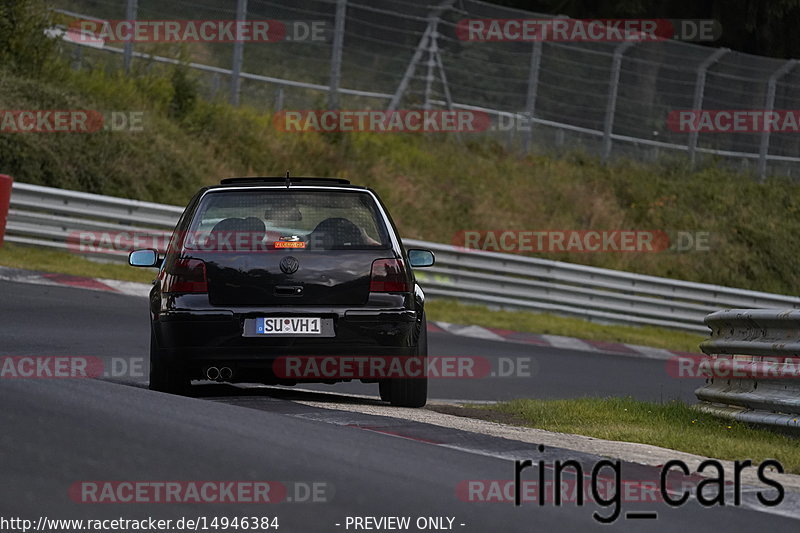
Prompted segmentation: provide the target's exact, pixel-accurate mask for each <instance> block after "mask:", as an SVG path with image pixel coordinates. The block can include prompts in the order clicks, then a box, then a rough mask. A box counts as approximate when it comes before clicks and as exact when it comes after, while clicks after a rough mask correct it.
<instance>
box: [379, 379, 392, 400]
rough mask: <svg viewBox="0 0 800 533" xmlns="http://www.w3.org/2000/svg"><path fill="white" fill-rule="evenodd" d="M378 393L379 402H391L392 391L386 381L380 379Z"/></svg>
mask: <svg viewBox="0 0 800 533" xmlns="http://www.w3.org/2000/svg"><path fill="white" fill-rule="evenodd" d="M378 392H379V393H380V395H381V400H383V401H384V402H390V401H391V400H392V396H391V394H392V390H391V385H390V384H389V380H388V379H382V380H380V381H379V382H378Z"/></svg>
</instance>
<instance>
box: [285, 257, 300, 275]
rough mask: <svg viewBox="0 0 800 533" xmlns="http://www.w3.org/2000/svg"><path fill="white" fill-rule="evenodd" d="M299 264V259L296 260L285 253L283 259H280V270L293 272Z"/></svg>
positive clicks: (288, 272) (286, 272)
mask: <svg viewBox="0 0 800 533" xmlns="http://www.w3.org/2000/svg"><path fill="white" fill-rule="evenodd" d="M299 266H300V261H298V260H297V258H296V257H293V256H291V255H287V256H286V257H284V258H283V259H281V270H282V271H283V273H284V274H294V273H295V272H297V268H298V267H299Z"/></svg>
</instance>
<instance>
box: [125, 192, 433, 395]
mask: <svg viewBox="0 0 800 533" xmlns="http://www.w3.org/2000/svg"><path fill="white" fill-rule="evenodd" d="M433 262H434V256H433V253H432V252H431V251H429V250H405V248H404V247H403V243H402V241H401V240H400V237H399V236H398V233H397V230H396V228H395V226H394V223H393V222H392V220H391V218H390V217H389V213H388V212H387V210H386V207H385V206H384V205H383V204H382V203H381V201H380V200H379V199H378V196H377V195H376V194H375V192H374V191H372V190H370V189H368V188H365V187H358V186H354V185H351V184H350V182H349V181H347V180H343V179H337V178H288V177H281V178H230V179H225V180H222V182H221V183H220V185H217V186H212V187H205V188H203V189H201V190H200V191H199V192H198V193H197V194H196V195H195V196H194V198H192V200H191V201H190V202H189V205H188V206H187V207H186V210H185V211H184V213H183V215H182V216H181V218H180V220H179V221H178V224H177V227H176V229H175V231H174V233H173V235H172V238H171V240H170V243H169V245H168V247H167V250H166V254H165V256H164V257H163V258H162V257H160V255H159V253H158V251H156V250H152V249H148V250H136V251H133V252H131V254H130V257H129V263H130V264H131V265H133V266H138V267H157V268H159V269H160V270H159V275H158V277H157V279H156V280H155V281H154V283H153V289H152V290H151V292H150V317H151V337H150V338H151V340H150V388H151V389H154V390H158V391H162V392H171V393H177V394H180V393H183V392H186V391H187V390H188V386H189V384H190V381H191V380H213V381H226V382H251V383H265V384H286V385H294V384H297V383H301V382H326V383H335V382H339V381H348V380H350V379H361V380H362V381H365V382H377V383H378V384H379V391H380V396H381V398H382V399H383V400H385V401H389V402H391V403H392V404H393V405H398V406H406V407H421V406H423V405H425V403H426V401H427V379H426V377H425V374H426V372H425V371H424V369H425V368H426V358H427V334H426V320H425V308H424V304H425V297H424V294H423V292H422V290H421V289H420V287H419V285H418V284H417V283H416V281H415V278H414V274H413V271H412V270H411V268H410V267H424V266H430V265H432V264H433ZM364 360H366V361H367V362H368V366H369V364H370V362H378V363H380V364H381V365H383V364H384V363H386V361H387V360H390V364H389V366H391V365H392V364H393V363H397V361H401V362H402V363H401V364H400V365H396V366H398V368H400V367H402V368H409V366H408V365H407V363H408V362H409V361H410V362H415V363H417V364H416V366H415V367H414V368H417V369H420V368H421V369H423V371H422V372H417V373H412V372H409V373H403V372H400V373H395V374H392V373H387V372H377V373H376V372H369V371H367V372H363V370H364V368H363V363H364ZM354 361H356V362H360V364H361V365H362V366H361V367H360V369H361V370H362V371H361V372H358V371H357V372H348V371H346V370H347V369H348V366H347V365H344V364H343V365H338V366H337V364H338V363H343V362H348V363H351V366H352V363H353V362H354ZM325 365H327V366H325ZM378 366H380V365H378ZM381 368H384V367H381ZM298 369H299V370H298ZM320 369H324V370H320ZM372 369H373V370H374V369H375V368H372ZM292 371H293V372H292Z"/></svg>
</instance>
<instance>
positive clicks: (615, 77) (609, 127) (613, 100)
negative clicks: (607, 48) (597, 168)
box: [603, 41, 633, 162]
mask: <svg viewBox="0 0 800 533" xmlns="http://www.w3.org/2000/svg"><path fill="white" fill-rule="evenodd" d="M631 46H633V42H632V41H625V42H624V43H621V44H620V45H619V46H617V47H616V48H615V49H614V58H613V59H612V61H611V79H610V80H609V87H608V102H607V103H606V118H605V120H604V123H603V162H606V161H608V159H609V158H610V157H611V133H612V132H613V130H614V113H615V112H616V110H617V92H618V91H619V73H620V70H621V69H622V54H624V53H625V50H627V49H628V48H630V47H631Z"/></svg>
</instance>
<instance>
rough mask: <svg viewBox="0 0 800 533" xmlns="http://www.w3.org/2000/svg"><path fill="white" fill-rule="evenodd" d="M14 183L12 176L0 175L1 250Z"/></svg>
mask: <svg viewBox="0 0 800 533" xmlns="http://www.w3.org/2000/svg"><path fill="white" fill-rule="evenodd" d="M13 183H14V179H13V178H12V177H11V176H6V175H5V174H0V248H2V247H3V237H4V236H5V234H6V219H7V218H8V204H9V203H10V202H11V185H12V184H13Z"/></svg>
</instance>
